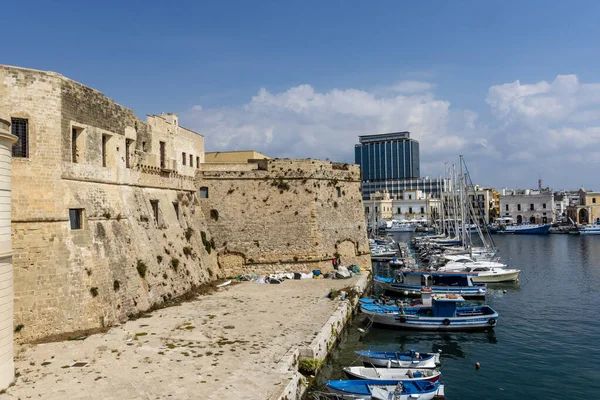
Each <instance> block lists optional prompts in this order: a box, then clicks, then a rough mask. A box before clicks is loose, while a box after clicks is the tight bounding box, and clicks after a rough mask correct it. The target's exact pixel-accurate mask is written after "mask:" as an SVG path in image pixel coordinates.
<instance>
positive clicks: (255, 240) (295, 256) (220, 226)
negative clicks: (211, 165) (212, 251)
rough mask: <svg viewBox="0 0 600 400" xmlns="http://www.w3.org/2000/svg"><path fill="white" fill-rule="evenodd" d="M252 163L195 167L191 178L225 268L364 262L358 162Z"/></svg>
mask: <svg viewBox="0 0 600 400" xmlns="http://www.w3.org/2000/svg"><path fill="white" fill-rule="evenodd" d="M259 167H260V168H259V169H255V170H252V171H231V172H223V171H214V170H201V171H199V172H198V175H197V182H196V185H197V186H199V187H202V186H205V187H207V188H208V193H209V197H208V198H207V199H199V201H200V203H201V205H202V209H203V211H204V214H205V215H206V216H209V218H210V219H209V221H208V225H209V230H210V232H211V234H212V236H213V238H214V239H215V244H216V249H217V253H218V260H219V265H220V267H221V269H222V271H223V273H224V274H226V275H232V276H235V275H238V274H242V273H251V272H254V273H269V272H275V271H307V270H312V269H323V270H330V269H331V268H332V265H331V259H332V257H333V256H334V255H335V253H339V255H340V256H341V261H342V263H343V264H345V265H350V264H357V265H359V266H361V267H368V268H370V266H371V265H370V252H369V245H368V240H367V236H366V230H365V226H364V224H365V222H364V211H363V206H362V200H361V195H360V192H359V190H360V174H359V169H358V166H356V165H349V164H335V163H330V162H323V161H316V160H280V159H275V160H265V161H261V165H259Z"/></svg>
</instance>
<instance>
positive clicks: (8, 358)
mask: <svg viewBox="0 0 600 400" xmlns="http://www.w3.org/2000/svg"><path fill="white" fill-rule="evenodd" d="M16 142H17V137H16V136H14V135H12V134H11V132H10V122H8V121H6V120H4V119H0V390H3V389H6V388H8V386H9V385H10V384H11V383H12V382H13V380H14V379H15V366H14V361H13V332H14V327H13V265H12V255H13V251H12V241H11V226H10V223H11V218H10V208H11V195H10V194H11V160H12V145H13V144H14V143H16Z"/></svg>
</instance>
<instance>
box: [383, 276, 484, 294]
mask: <svg viewBox="0 0 600 400" xmlns="http://www.w3.org/2000/svg"><path fill="white" fill-rule="evenodd" d="M396 276H397V277H396V278H385V277H382V276H375V277H374V278H373V282H375V284H376V285H378V286H379V287H381V288H382V289H384V290H386V291H389V292H396V293H400V294H403V295H404V296H420V295H421V289H422V288H423V287H427V288H431V289H432V290H433V293H434V294H446V293H447V294H458V295H461V296H463V297H465V298H482V297H485V293H486V286H485V283H476V282H473V277H476V276H477V273H471V272H436V271H410V270H405V271H398V273H397V275H396Z"/></svg>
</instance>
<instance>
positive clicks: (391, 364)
mask: <svg viewBox="0 0 600 400" xmlns="http://www.w3.org/2000/svg"><path fill="white" fill-rule="evenodd" d="M355 353H356V354H358V355H359V356H360V359H361V361H362V363H363V365H364V366H366V367H383V368H436V367H437V366H438V365H439V364H440V353H419V352H416V351H414V350H411V351H410V352H397V351H371V350H357V351H355Z"/></svg>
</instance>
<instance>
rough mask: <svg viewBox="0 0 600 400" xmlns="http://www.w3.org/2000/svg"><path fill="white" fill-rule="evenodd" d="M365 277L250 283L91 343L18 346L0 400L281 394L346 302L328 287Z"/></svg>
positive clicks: (262, 397) (156, 315) (266, 396)
mask: <svg viewBox="0 0 600 400" xmlns="http://www.w3.org/2000/svg"><path fill="white" fill-rule="evenodd" d="M363 274H364V273H363ZM359 278H360V277H353V278H351V279H346V280H331V279H321V280H318V279H310V280H294V281H284V282H283V283H282V284H279V285H277V284H275V285H273V284H257V283H254V282H244V283H240V284H236V285H231V286H227V287H225V288H222V289H218V291H217V292H215V293H213V294H210V295H203V296H200V297H198V299H197V300H194V301H190V302H187V303H184V304H182V305H180V306H175V307H171V308H166V309H163V310H159V311H155V312H154V313H152V314H150V316H149V317H145V318H139V319H137V320H135V321H129V322H127V323H125V324H123V325H121V326H117V327H114V328H112V329H110V331H108V332H107V333H104V334H97V335H92V336H89V337H87V338H86V339H85V340H74V341H65V342H57V343H47V344H40V345H25V346H20V347H17V348H16V349H15V350H16V357H15V363H16V368H17V372H18V373H19V377H18V378H17V381H16V383H15V386H13V387H11V388H9V389H8V391H7V393H6V394H4V395H0V399H5V398H6V399H8V398H14V399H56V400H59V399H70V400H73V399H85V400H92V399H94V400H97V399H105V400H113V399H114V400H124V399H236V400H241V399H259V400H266V399H269V398H276V397H277V395H278V393H280V392H281V391H282V389H283V388H285V387H286V386H287V384H288V383H289V382H290V381H291V380H292V379H293V377H294V375H295V372H294V371H290V370H288V368H287V367H286V365H287V364H288V363H289V358H290V357H289V354H290V352H291V351H292V349H294V348H303V347H308V346H309V345H310V344H311V342H312V341H313V339H314V338H315V337H316V336H317V335H318V333H319V331H321V330H322V328H323V326H324V324H326V323H327V321H328V319H329V318H330V316H331V315H332V313H333V312H334V311H335V309H336V308H337V307H338V306H339V305H340V303H341V301H340V300H333V301H332V300H330V299H328V298H326V295H327V293H329V291H330V289H331V288H334V289H341V288H343V287H347V286H350V285H354V284H355V283H356V282H357V281H358V280H359ZM364 279H365V277H364V275H363V276H362V280H364ZM77 363H79V364H77ZM84 363H85V365H84ZM77 365H84V366H77Z"/></svg>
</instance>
